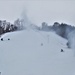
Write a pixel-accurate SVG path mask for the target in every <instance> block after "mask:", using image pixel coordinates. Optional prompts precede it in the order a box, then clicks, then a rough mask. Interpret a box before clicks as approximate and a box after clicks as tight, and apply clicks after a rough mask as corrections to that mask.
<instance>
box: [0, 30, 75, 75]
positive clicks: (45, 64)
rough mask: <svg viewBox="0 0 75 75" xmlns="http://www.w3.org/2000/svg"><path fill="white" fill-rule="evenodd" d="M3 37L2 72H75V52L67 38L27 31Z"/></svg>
mask: <svg viewBox="0 0 75 75" xmlns="http://www.w3.org/2000/svg"><path fill="white" fill-rule="evenodd" d="M2 37H3V38H4V41H0V72H1V75H75V57H74V55H73V51H72V50H71V49H68V48H67V46H66V42H67V40H65V39H63V38H61V37H59V36H58V35H56V34H55V33H53V32H44V31H36V30H23V31H17V32H12V33H7V34H4V35H3V36H2ZM8 38H10V40H9V41H8V40H7V39H8ZM41 43H43V46H41ZM61 49H63V50H64V52H60V51H61Z"/></svg>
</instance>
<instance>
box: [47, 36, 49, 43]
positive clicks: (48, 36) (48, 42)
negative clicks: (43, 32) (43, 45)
mask: <svg viewBox="0 0 75 75" xmlns="http://www.w3.org/2000/svg"><path fill="white" fill-rule="evenodd" d="M47 38H48V44H49V35H47Z"/></svg>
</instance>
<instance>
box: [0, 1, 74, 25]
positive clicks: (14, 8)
mask: <svg viewBox="0 0 75 75" xmlns="http://www.w3.org/2000/svg"><path fill="white" fill-rule="evenodd" d="M74 8H75V1H74V0H72V1H69V0H66V1H64V0H60V1H59V0H53V1H52V0H47V1H45V0H39V1H38V0H35V1H34V0H31V1H30V0H28V1H27V0H22V1H19V0H16V1H15V0H13V1H12V0H10V1H9V0H6V1H5V0H3V1H2V0H0V19H1V20H7V21H10V22H12V23H13V21H14V20H16V19H17V18H20V17H21V14H22V12H23V11H25V13H26V14H27V16H28V19H29V21H31V22H32V23H34V24H36V25H40V24H41V23H42V22H47V23H48V24H49V25H50V24H53V23H54V22H56V21H57V22H59V23H61V22H63V23H67V24H71V25H75V21H74V19H75V10H74Z"/></svg>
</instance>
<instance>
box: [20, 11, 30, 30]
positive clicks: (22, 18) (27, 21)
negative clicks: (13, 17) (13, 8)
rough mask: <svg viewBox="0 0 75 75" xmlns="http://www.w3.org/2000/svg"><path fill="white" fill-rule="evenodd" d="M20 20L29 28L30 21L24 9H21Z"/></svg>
mask: <svg viewBox="0 0 75 75" xmlns="http://www.w3.org/2000/svg"><path fill="white" fill-rule="evenodd" d="M21 22H22V24H23V26H24V27H25V28H26V29H27V28H29V27H30V25H31V22H30V21H29V18H28V16H27V11H26V10H23V12H22V14H21Z"/></svg>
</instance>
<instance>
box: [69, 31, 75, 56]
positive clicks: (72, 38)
mask: <svg viewBox="0 0 75 75" xmlns="http://www.w3.org/2000/svg"><path fill="white" fill-rule="evenodd" d="M68 45H69V47H70V48H72V49H73V51H74V55H75V30H73V31H71V32H70V33H69V35H68Z"/></svg>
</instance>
